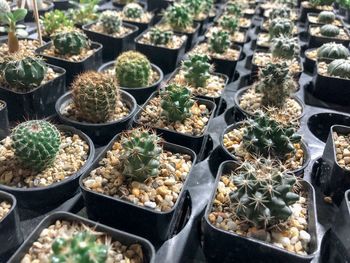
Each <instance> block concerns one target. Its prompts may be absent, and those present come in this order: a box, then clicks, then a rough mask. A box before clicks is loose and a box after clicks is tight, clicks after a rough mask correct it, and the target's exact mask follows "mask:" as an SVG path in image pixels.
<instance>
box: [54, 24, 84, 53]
mask: <svg viewBox="0 0 350 263" xmlns="http://www.w3.org/2000/svg"><path fill="white" fill-rule="evenodd" d="M52 41H53V45H54V47H55V52H57V53H58V54H60V55H79V54H80V53H81V52H82V50H83V49H85V48H89V47H90V41H89V39H88V37H87V36H86V35H85V34H84V33H83V32H81V31H80V30H78V29H67V28H64V29H62V30H61V31H59V32H56V33H55V34H54V35H52Z"/></svg>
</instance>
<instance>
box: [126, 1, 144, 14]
mask: <svg viewBox="0 0 350 263" xmlns="http://www.w3.org/2000/svg"><path fill="white" fill-rule="evenodd" d="M143 13H144V10H143V8H142V6H140V5H139V4H137V3H130V4H127V5H126V6H124V8H123V14H124V16H126V17H128V18H140V17H141V16H142V15H143Z"/></svg>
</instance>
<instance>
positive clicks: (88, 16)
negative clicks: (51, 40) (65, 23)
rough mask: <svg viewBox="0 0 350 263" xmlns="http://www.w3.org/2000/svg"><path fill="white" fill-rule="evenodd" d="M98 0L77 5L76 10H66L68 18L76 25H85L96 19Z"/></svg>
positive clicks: (90, 0)
mask: <svg viewBox="0 0 350 263" xmlns="http://www.w3.org/2000/svg"><path fill="white" fill-rule="evenodd" d="M98 2H99V0H89V1H85V2H84V3H81V4H79V5H77V8H74V9H69V10H68V14H67V15H68V18H70V19H71V20H73V22H74V24H76V25H85V24H89V23H92V22H94V21H96V20H97V19H98V13H97V10H98Z"/></svg>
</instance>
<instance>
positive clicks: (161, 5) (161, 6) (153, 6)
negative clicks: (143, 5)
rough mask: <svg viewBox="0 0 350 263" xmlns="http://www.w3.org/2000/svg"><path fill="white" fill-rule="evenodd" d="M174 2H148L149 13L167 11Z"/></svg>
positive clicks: (157, 0)
mask: <svg viewBox="0 0 350 263" xmlns="http://www.w3.org/2000/svg"><path fill="white" fill-rule="evenodd" d="M172 3H173V1H170V0H147V11H154V12H155V13H158V12H160V11H161V10H165V9H166V8H167V7H168V6H169V5H171V4H172Z"/></svg>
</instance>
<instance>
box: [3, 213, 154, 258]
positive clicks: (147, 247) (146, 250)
mask: <svg viewBox="0 0 350 263" xmlns="http://www.w3.org/2000/svg"><path fill="white" fill-rule="evenodd" d="M57 220H62V221H68V222H81V223H82V224H84V225H86V226H89V227H91V228H93V229H94V230H96V231H98V232H103V233H106V234H107V235H108V236H110V237H112V240H115V241H119V242H121V243H122V244H123V245H124V244H125V245H127V246H129V245H132V244H140V245H141V247H142V252H143V254H144V261H143V262H147V263H148V262H149V263H154V257H155V249H154V247H153V245H152V244H151V243H150V242H149V241H148V240H146V239H144V238H141V237H138V236H135V235H132V234H129V233H126V232H123V231H120V230H117V229H113V228H110V227H108V226H105V225H102V224H100V223H97V222H93V221H91V220H89V219H86V218H83V217H80V216H77V215H74V214H71V213H67V212H55V213H52V214H51V215H49V216H47V217H45V218H44V219H43V220H42V221H41V222H40V224H39V225H38V226H37V227H36V228H35V229H34V231H33V232H32V233H31V234H30V236H29V237H28V238H27V239H26V240H25V241H24V243H23V244H22V246H21V247H20V248H19V249H18V250H17V251H16V253H15V254H14V255H13V256H12V257H11V259H10V261H9V263H17V262H21V260H22V259H23V257H24V256H25V254H26V253H27V252H28V250H29V249H30V247H31V246H32V245H33V243H34V242H35V241H37V240H38V238H39V237H40V234H41V232H42V231H43V230H44V229H45V228H48V227H49V226H50V225H54V224H55V223H56V221H57Z"/></svg>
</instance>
